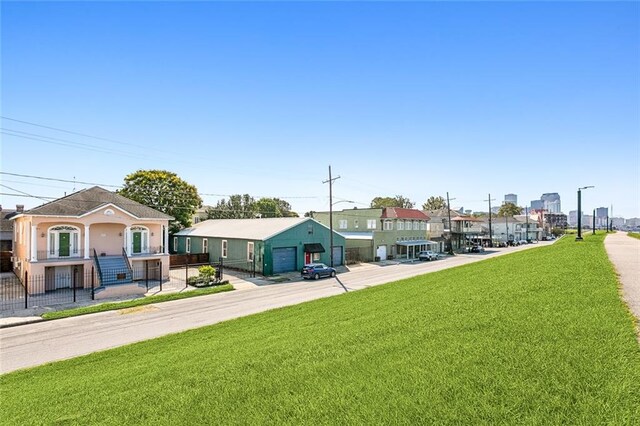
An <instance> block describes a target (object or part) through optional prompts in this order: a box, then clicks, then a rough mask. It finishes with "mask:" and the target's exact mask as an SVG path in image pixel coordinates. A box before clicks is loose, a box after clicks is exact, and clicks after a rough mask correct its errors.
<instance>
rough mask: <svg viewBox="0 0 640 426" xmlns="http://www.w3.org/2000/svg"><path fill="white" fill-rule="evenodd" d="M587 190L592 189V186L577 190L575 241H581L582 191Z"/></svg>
mask: <svg viewBox="0 0 640 426" xmlns="http://www.w3.org/2000/svg"><path fill="white" fill-rule="evenodd" d="M587 188H594V187H593V186H583V187H582V188H578V236H577V237H576V241H582V190H583V189H587Z"/></svg>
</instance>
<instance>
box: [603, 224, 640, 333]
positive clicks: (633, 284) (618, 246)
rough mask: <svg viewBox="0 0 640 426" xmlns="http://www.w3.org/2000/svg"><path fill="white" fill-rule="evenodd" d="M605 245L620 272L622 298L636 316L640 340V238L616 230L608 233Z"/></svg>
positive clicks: (612, 261)
mask: <svg viewBox="0 0 640 426" xmlns="http://www.w3.org/2000/svg"><path fill="white" fill-rule="evenodd" d="M604 247H605V249H606V250H607V254H608V255H609V259H610V260H611V263H613V266H614V267H615V269H616V271H617V272H618V276H619V279H620V284H621V293H622V299H623V300H624V301H625V303H626V304H627V306H629V310H630V311H631V313H632V314H633V315H634V316H635V317H636V331H637V332H638V339H639V340H640V240H638V239H636V238H631V237H629V236H628V235H627V234H626V233H624V232H616V233H615V234H609V235H607V238H605V240H604Z"/></svg>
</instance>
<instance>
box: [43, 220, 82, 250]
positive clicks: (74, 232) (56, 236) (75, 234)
mask: <svg viewBox="0 0 640 426" xmlns="http://www.w3.org/2000/svg"><path fill="white" fill-rule="evenodd" d="M56 228H66V229H56ZM60 231H69V234H70V235H69V256H64V258H67V257H69V258H73V257H80V256H79V253H78V249H79V247H78V245H80V228H79V227H77V226H75V225H69V224H65V223H61V224H58V225H53V226H50V227H49V229H47V259H58V258H60ZM52 237H53V239H52ZM52 243H53V247H52V246H51V245H52Z"/></svg>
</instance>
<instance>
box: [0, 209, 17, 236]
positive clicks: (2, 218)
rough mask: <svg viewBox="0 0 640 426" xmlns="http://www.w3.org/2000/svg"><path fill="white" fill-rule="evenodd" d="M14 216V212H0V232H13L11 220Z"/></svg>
mask: <svg viewBox="0 0 640 426" xmlns="http://www.w3.org/2000/svg"><path fill="white" fill-rule="evenodd" d="M15 215H16V211H15V210H2V211H0V231H13V221H12V220H11V218H12V217H13V216H15Z"/></svg>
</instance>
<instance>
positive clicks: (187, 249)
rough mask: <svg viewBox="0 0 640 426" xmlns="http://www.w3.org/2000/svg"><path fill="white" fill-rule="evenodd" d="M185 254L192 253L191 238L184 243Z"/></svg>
mask: <svg viewBox="0 0 640 426" xmlns="http://www.w3.org/2000/svg"><path fill="white" fill-rule="evenodd" d="M184 251H185V253H191V237H187V239H186V240H185V243H184Z"/></svg>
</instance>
